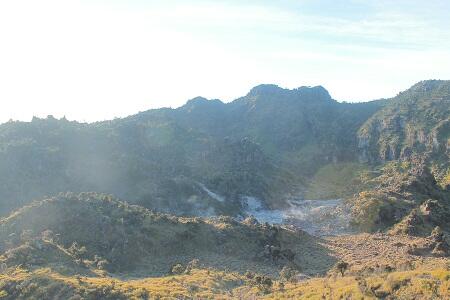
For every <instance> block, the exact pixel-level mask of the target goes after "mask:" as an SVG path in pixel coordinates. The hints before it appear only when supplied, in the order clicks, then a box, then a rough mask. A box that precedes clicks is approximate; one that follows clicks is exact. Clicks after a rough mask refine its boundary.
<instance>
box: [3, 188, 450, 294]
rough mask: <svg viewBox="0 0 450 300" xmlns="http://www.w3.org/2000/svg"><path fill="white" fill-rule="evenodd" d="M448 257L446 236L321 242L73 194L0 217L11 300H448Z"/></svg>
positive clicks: (250, 224) (284, 230)
mask: <svg viewBox="0 0 450 300" xmlns="http://www.w3.org/2000/svg"><path fill="white" fill-rule="evenodd" d="M265 245H269V246H270V247H269V248H270V249H271V250H269V251H267V246H265ZM445 245H446V246H445ZM445 247H447V248H445ZM436 248H439V249H441V250H442V249H447V251H449V247H448V244H447V243H446V242H445V240H444V242H443V240H442V235H441V234H440V233H439V232H438V231H436V230H435V231H434V232H433V234H432V235H430V236H427V237H412V236H409V235H397V234H396V233H390V234H373V235H370V234H360V235H350V236H337V237H329V238H326V239H318V238H314V237H311V236H309V235H307V234H306V233H304V232H302V231H300V230H295V229H293V228H290V227H283V226H281V227H280V226H271V225H267V224H266V225H264V224H258V223H257V222H255V220H254V219H246V220H244V221H243V222H237V221H234V220H232V219H231V218H227V217H221V218H213V219H211V218H180V217H174V216H170V215H164V214H159V213H154V212H151V211H149V210H147V209H145V208H142V207H138V206H131V205H128V204H127V203H125V202H121V201H119V200H116V199H114V198H112V197H111V196H107V195H100V194H93V193H84V194H79V195H75V194H65V195H60V196H58V197H54V198H49V199H45V200H41V201H36V202H33V203H32V204H30V205H28V206H25V207H23V208H21V209H19V210H17V211H15V212H14V213H13V214H11V215H10V216H8V217H7V218H3V219H1V220H0V267H1V269H0V297H1V298H2V299H41V298H54V299H198V298H201V299H253V298H256V299H303V298H305V299H320V298H325V299H328V298H331V299H334V298H355V297H356V298H364V299H379V298H380V297H381V298H385V299H397V298H405V299H411V298H415V299H430V298H436V299H445V298H446V297H448V296H449V295H450V294H449V284H450V270H449V267H450V266H449V265H448V264H449V261H448V259H447V258H445V257H442V256H448V252H446V253H444V252H442V251H441V252H439V251H436ZM316 276H318V277H316Z"/></svg>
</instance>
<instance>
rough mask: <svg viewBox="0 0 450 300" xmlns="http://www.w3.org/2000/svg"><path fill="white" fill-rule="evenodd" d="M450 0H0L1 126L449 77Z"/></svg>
mask: <svg viewBox="0 0 450 300" xmlns="http://www.w3.org/2000/svg"><path fill="white" fill-rule="evenodd" d="M449 12H450V1H446V0H442V1H437V0H427V1H421V0H420V1H419V0H408V1H406V0H395V1H394V0H391V1H387V0H373V1H370V0H367V1H362V0H342V1H336V0H296V1H291V0H278V1H273V0H258V1H256V0H255V1H252V0H249V1H242V0H222V1H205V0H192V1H189V0H184V1H176V0H164V1H151V0H149V1H144V0H110V1H101V0H89V1H80V0H79V1H74V0H73V1H72V0H40V1H36V0H1V1H0V104H1V109H0V122H6V121H8V120H10V119H13V120H23V121H29V120H31V118H32V117H33V116H38V117H46V116H47V115H53V116H55V117H58V118H60V117H63V116H65V117H66V118H67V119H69V120H78V121H83V122H92V121H99V120H105V119H112V118H116V117H124V116H127V115H130V114H134V113H137V112H139V111H144V110H147V109H150V108H159V107H178V106H180V105H183V104H184V103H185V102H186V101H187V100H188V99H191V98H194V97H196V96H203V97H207V98H211V99H221V100H222V101H224V102H229V101H232V100H233V99H236V98H238V97H240V96H243V95H245V94H246V93H247V92H248V91H249V90H250V89H251V88H252V87H253V86H256V85H258V84H263V83H273V84H277V85H279V86H281V87H285V88H296V87H299V86H315V85H322V86H324V87H325V88H326V89H327V90H328V91H329V92H330V94H331V96H332V97H333V98H334V99H337V100H338V101H348V102H358V101H368V100H372V99H378V98H386V97H392V96H395V95H396V94H397V93H398V92H400V91H402V90H405V89H407V88H408V87H410V86H411V85H413V84H414V83H416V82H418V81H420V80H424V79H450V18H449Z"/></svg>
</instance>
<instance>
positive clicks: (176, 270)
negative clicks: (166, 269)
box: [170, 264, 186, 275]
mask: <svg viewBox="0 0 450 300" xmlns="http://www.w3.org/2000/svg"><path fill="white" fill-rule="evenodd" d="M185 270H186V268H185V267H184V266H183V265H182V264H175V265H173V266H172V267H171V268H170V274H172V275H180V274H183V273H184V271H185Z"/></svg>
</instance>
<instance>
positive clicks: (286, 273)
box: [280, 266, 298, 281]
mask: <svg viewBox="0 0 450 300" xmlns="http://www.w3.org/2000/svg"><path fill="white" fill-rule="evenodd" d="M297 274H298V271H297V270H295V269H293V268H291V267H288V266H284V267H283V269H281V271H280V278H281V279H283V280H285V281H292V280H293V279H294V277H295V275H297Z"/></svg>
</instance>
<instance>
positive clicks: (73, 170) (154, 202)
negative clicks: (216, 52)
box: [0, 81, 450, 216]
mask: <svg viewBox="0 0 450 300" xmlns="http://www.w3.org/2000/svg"><path fill="white" fill-rule="evenodd" d="M449 87H450V83H449V82H448V81H424V82H421V83H418V84H416V85H414V86H413V87H412V88H411V89H409V90H407V91H405V92H402V93H400V94H399V95H398V96H396V97H394V98H392V99H385V100H377V101H371V102H366V103H340V102H337V101H335V100H333V99H332V98H331V97H330V95H329V93H328V92H327V90H326V89H324V88H323V87H321V86H317V87H300V88H297V89H293V90H289V89H283V88H280V87H278V86H275V85H260V86H257V87H254V88H253V89H251V91H250V92H249V93H248V94H247V95H246V96H244V97H241V98H239V99H236V100H235V101H233V102H230V103H223V102H221V101H220V100H207V99H205V98H201V97H197V98H194V99H192V100H189V101H188V102H187V103H186V104H185V105H184V106H182V107H180V108H177V109H169V108H163V109H153V110H149V111H146V112H142V113H139V114H136V115H133V116H130V117H127V118H123V119H115V120H112V121H105V122H97V123H92V124H85V123H77V122H69V121H67V120H65V119H61V120H57V119H55V118H53V117H51V116H49V117H48V118H46V119H38V118H34V119H33V121H32V122H8V123H5V124H2V125H1V126H0V182H1V185H0V199H1V200H0V201H1V204H2V205H1V209H0V210H1V211H2V212H3V214H7V213H8V212H11V211H12V210H13V209H15V208H18V207H21V206H23V205H24V204H27V203H29V202H30V201H31V200H32V199H36V198H42V197H45V196H51V195H55V194H57V193H59V192H66V191H72V192H77V193H78V192H85V191H96V192H104V193H111V194H114V195H117V196H119V197H121V198H123V199H127V201H129V202H130V203H133V204H139V205H142V206H144V207H147V208H151V209H156V210H159V211H162V212H168V213H176V214H179V215H205V216H207V215H218V214H225V215H239V214H242V212H243V209H244V207H245V203H243V199H245V197H246V196H251V197H256V198H258V199H260V200H261V202H262V203H263V205H264V206H266V207H268V208H277V207H283V206H285V205H286V199H288V198H289V197H292V196H300V197H301V196H302V195H303V197H305V196H308V197H311V198H316V197H321V196H324V195H326V196H327V197H330V198H338V197H348V196H351V195H352V194H353V193H354V192H356V190H355V189H353V187H356V186H357V184H352V185H351V187H352V188H349V189H345V190H344V189H343V188H342V187H343V186H347V184H346V182H353V181H355V180H356V181H358V178H359V177H358V176H359V173H360V172H361V170H366V169H370V168H373V167H374V166H377V165H382V164H384V163H385V162H386V161H388V160H396V159H406V158H407V157H409V156H410V155H412V154H415V153H419V154H423V155H427V157H428V156H429V157H430V161H429V165H430V167H431V168H432V172H433V174H435V176H436V177H437V178H438V179H439V182H440V183H442V184H444V182H445V180H446V179H445V178H446V177H445V176H446V172H447V169H448V161H449V159H448V155H449V151H448V134H449V133H448V128H447V127H448V126H447V125H448V118H449V95H450V92H449ZM430 154H432V155H430ZM340 170H347V171H346V172H341V171H340ZM449 178H450V177H449Z"/></svg>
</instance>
